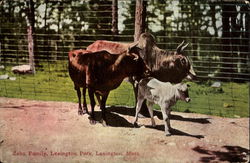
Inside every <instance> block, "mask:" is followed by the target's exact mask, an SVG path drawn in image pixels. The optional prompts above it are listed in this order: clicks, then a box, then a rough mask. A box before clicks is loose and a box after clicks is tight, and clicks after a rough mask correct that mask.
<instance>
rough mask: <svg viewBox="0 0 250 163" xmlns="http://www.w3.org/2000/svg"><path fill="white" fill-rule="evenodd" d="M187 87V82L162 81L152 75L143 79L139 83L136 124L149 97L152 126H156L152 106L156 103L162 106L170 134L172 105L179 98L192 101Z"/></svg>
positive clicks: (166, 130) (167, 132)
mask: <svg viewBox="0 0 250 163" xmlns="http://www.w3.org/2000/svg"><path fill="white" fill-rule="evenodd" d="M187 87H188V85H187V84H182V83H179V84H174V85H172V84H171V83H170V82H161V81H159V80H157V79H155V78H151V77H150V78H145V79H142V80H141V81H140V82H139V84H138V96H137V105H136V114H135V120H134V125H135V126H137V120H138V113H139V111H140V109H141V106H142V103H143V101H144V100H145V99H147V100H148V110H149V113H150V117H151V121H152V126H154V127H155V121H154V118H153V109H152V106H153V104H154V103H155V104H158V105H159V106H160V107H161V112H162V116H163V120H164V122H165V124H164V125H165V135H166V136H170V135H171V134H170V130H171V127H170V119H169V117H170V112H171V109H170V107H171V106H173V105H174V104H175V103H176V102H177V100H183V101H186V102H189V101H190V98H189V95H188V88H187Z"/></svg>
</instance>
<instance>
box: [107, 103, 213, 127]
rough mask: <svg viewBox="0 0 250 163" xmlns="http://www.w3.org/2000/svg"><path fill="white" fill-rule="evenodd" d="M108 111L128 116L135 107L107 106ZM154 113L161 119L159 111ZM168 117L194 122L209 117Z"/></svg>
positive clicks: (133, 112)
mask: <svg viewBox="0 0 250 163" xmlns="http://www.w3.org/2000/svg"><path fill="white" fill-rule="evenodd" d="M107 110H108V111H110V112H114V113H118V114H122V115H128V116H135V108H133V107H123V106H121V107H120V106H119V107H117V106H110V107H108V108H107ZM154 115H156V116H157V118H159V119H160V120H163V118H162V113H161V112H160V111H157V110H154ZM170 119H172V120H178V121H189V122H194V123H201V124H208V123H210V122H209V118H185V117H182V116H180V115H175V114H171V117H170Z"/></svg>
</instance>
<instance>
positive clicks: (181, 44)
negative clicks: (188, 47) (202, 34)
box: [176, 40, 185, 54]
mask: <svg viewBox="0 0 250 163" xmlns="http://www.w3.org/2000/svg"><path fill="white" fill-rule="evenodd" d="M184 43H185V41H184V40H183V41H182V43H180V45H178V46H177V48H176V52H177V54H180V53H181V50H182V46H183V45H184Z"/></svg>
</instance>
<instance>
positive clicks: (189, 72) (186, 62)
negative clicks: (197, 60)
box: [176, 40, 196, 80]
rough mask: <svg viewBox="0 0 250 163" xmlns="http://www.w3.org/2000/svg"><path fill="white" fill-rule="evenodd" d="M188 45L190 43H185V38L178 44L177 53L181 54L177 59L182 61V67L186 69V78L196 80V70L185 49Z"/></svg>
mask: <svg viewBox="0 0 250 163" xmlns="http://www.w3.org/2000/svg"><path fill="white" fill-rule="evenodd" d="M188 45H189V43H187V44H185V41H184V40H183V41H182V43H181V44H180V45H178V46H177V48H176V55H179V57H177V58H179V59H178V60H177V61H178V62H179V63H180V65H181V67H183V70H185V71H186V79H189V80H195V79H196V73H195V72H194V69H193V66H192V62H191V60H190V59H189V57H188V56H187V55H186V53H185V49H186V48H187V47H188Z"/></svg>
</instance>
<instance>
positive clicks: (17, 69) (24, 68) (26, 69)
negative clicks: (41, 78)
mask: <svg viewBox="0 0 250 163" xmlns="http://www.w3.org/2000/svg"><path fill="white" fill-rule="evenodd" d="M11 71H12V72H13V73H15V74H31V73H32V70H31V66H30V65H20V66H14V67H12V68H11Z"/></svg>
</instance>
